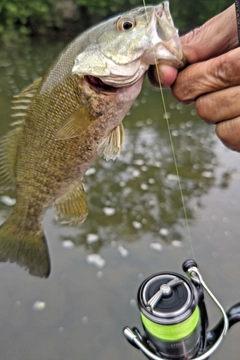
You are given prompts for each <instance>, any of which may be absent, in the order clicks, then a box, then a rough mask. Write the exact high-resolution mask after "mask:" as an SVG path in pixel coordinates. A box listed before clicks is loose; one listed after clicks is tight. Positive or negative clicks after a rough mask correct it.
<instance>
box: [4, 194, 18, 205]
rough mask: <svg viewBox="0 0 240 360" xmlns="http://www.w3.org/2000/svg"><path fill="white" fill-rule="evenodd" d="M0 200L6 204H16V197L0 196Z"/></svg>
mask: <svg viewBox="0 0 240 360" xmlns="http://www.w3.org/2000/svg"><path fill="white" fill-rule="evenodd" d="M0 201H1V203H2V204H4V205H6V206H13V205H15V204H16V199H13V198H11V197H10V196H1V197H0Z"/></svg>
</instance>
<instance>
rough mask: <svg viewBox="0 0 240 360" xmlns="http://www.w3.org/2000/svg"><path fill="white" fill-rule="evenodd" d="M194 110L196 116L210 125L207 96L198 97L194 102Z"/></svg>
mask: <svg viewBox="0 0 240 360" xmlns="http://www.w3.org/2000/svg"><path fill="white" fill-rule="evenodd" d="M195 109H196V112H197V114H198V116H199V117H200V118H201V119H202V120H204V121H205V122H206V123H207V124H211V123H212V119H211V113H212V112H211V109H209V106H208V101H207V96H200V97H199V98H198V99H197V100H196V102H195Z"/></svg>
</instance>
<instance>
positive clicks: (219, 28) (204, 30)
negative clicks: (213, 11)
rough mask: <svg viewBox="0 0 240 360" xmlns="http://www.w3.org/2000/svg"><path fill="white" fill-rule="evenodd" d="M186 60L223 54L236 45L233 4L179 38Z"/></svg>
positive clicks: (236, 36)
mask: <svg viewBox="0 0 240 360" xmlns="http://www.w3.org/2000/svg"><path fill="white" fill-rule="evenodd" d="M181 42H182V46H183V51H184V54H185V56H186V59H187V61H188V62H189V63H190V64H192V63H195V62H199V61H203V60H207V59H210V58H212V57H215V56H218V55H221V54H224V53H225V52H227V51H229V50H232V49H234V48H236V47H237V46H238V32H237V22H236V11H235V6H234V5H232V6H230V7H229V8H228V9H227V10H225V11H223V12H222V13H220V14H219V15H217V16H215V17H214V18H212V19H211V20H209V21H207V22H206V23H205V24H204V25H202V26H201V27H200V28H198V29H195V30H193V31H191V32H190V33H188V34H186V35H185V36H183V37H182V38H181Z"/></svg>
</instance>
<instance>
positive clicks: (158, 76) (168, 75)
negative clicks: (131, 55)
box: [148, 64, 178, 88]
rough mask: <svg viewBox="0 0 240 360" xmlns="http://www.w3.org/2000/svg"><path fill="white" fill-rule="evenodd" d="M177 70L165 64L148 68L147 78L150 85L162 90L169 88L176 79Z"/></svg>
mask: <svg viewBox="0 0 240 360" xmlns="http://www.w3.org/2000/svg"><path fill="white" fill-rule="evenodd" d="M177 73H178V71H177V69H175V68H173V67H172V66H169V65H165V64H158V65H154V66H150V68H149V70H148V78H149V81H150V82H151V84H152V85H153V86H155V87H158V88H159V86H160V83H161V86H162V87H164V88H168V87H170V86H171V85H172V84H173V83H174V81H175V80H176V77H177Z"/></svg>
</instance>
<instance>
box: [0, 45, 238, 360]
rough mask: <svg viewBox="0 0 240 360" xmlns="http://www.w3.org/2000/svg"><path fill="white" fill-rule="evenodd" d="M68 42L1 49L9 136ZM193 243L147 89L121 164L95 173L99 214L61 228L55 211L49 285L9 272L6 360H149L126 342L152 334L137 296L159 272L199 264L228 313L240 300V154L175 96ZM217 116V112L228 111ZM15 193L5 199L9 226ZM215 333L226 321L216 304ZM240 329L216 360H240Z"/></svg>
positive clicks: (3, 276)
mask: <svg viewBox="0 0 240 360" xmlns="http://www.w3.org/2000/svg"><path fill="white" fill-rule="evenodd" d="M65 43H66V40H57V41H52V40H49V41H46V40H45V41H44V40H41V39H29V40H25V41H23V42H22V43H18V44H17V43H14V44H11V45H8V46H6V45H1V48H0V108H1V122H0V124H1V125H0V135H4V134H5V133H6V132H7V131H8V130H9V128H10V113H11V109H10V108H11V98H12V96H13V95H15V94H17V93H18V92H19V91H20V90H21V89H22V88H24V87H25V86H27V85H29V84H30V83H31V82H32V81H33V80H35V79H36V78H37V77H39V76H41V75H42V74H43V72H44V71H45V70H46V69H47V66H48V65H49V64H50V63H51V61H52V60H53V59H54V57H55V56H56V54H58V53H59V52H60V51H61V49H62V48H63V47H64V45H65ZM164 96H165V100H166V106H167V112H168V117H169V122H170V129H171V134H172V138H173V145H174V148H175V152H176V160H177V164H178V169H179V174H180V177H181V184H182V190H183V196H184V200H185V206H186V213H187V217H188V223H189V230H190V234H191V239H189V237H188V232H187V230H186V226H185V223H186V222H185V219H184V211H183V206H182V201H181V196H180V192H179V187H178V181H177V177H176V170H175V167H174V163H173V156H172V151H171V146H170V141H169V135H168V130H167V126H166V121H165V119H164V116H163V109H162V108H163V106H162V102H161V97H160V93H159V90H155V89H152V87H151V86H150V85H149V83H148V82H147V81H146V83H145V84H144V88H143V90H142V93H141V94H140V96H139V98H138V99H137V100H136V102H135V104H134V106H133V108H132V109H131V111H130V113H129V114H128V115H127V117H126V118H125V120H124V126H125V132H126V140H125V144H124V147H123V150H122V153H121V156H120V158H119V159H118V160H116V161H115V162H113V161H110V162H106V161H104V160H103V159H98V160H97V161H96V162H95V163H94V164H93V166H92V167H91V169H90V170H89V171H88V173H87V174H86V177H85V180H86V192H87V199H88V204H89V216H88V218H87V220H86V221H85V222H84V223H83V224H81V225H79V226H71V227H70V226H62V225H59V224H58V223H57V222H56V221H55V220H54V217H53V211H52V209H51V208H50V209H49V210H48V211H47V213H46V216H45V218H44V231H45V234H46V237H47V240H48V247H49V252H50V257H51V274H50V276H49V278H48V279H40V278H37V277H34V276H31V275H29V274H28V273H27V272H26V271H24V270H23V269H21V268H19V267H18V266H17V265H16V264H0V354H1V359H4V360H14V359H16V360H77V359H84V360H92V359H100V360H110V359H111V360H112V359H114V360H122V359H129V360H137V359H141V358H143V355H142V354H141V353H140V352H138V351H137V350H136V349H134V348H132V347H131V346H130V345H129V344H128V343H127V341H126V340H125V339H124V337H123V335H122V328H123V327H124V326H126V325H129V326H134V325H137V326H139V327H140V328H141V324H140V319H139V314H138V309H137V306H136V300H135V299H136V294H137V289H138V287H139V285H140V284H141V282H142V281H143V280H144V278H146V277H147V276H149V275H151V274H152V273H156V272H159V271H165V270H170V271H177V272H180V273H181V272H182V271H181V264H182V262H183V261H184V260H185V259H186V258H189V257H193V256H194V258H195V259H196V260H197V262H198V265H199V268H200V270H201V271H202V275H203V276H204V278H205V280H206V282H207V284H208V285H209V287H210V288H211V289H212V291H213V292H214V293H215V294H216V296H217V297H218V298H219V300H220V301H221V302H222V303H223V305H224V307H225V308H226V309H227V308H229V307H230V306H231V305H232V304H234V303H236V302H238V301H239V300H240V290H239V288H240V287H239V285H240V280H239V273H240V261H239V253H240V240H239V239H240V222H239V218H240V208H239V202H240V191H239V181H240V155H238V154H236V153H233V152H231V151H229V150H227V149H226V148H224V146H223V145H222V144H221V143H220V141H219V140H218V139H217V138H216V136H215V133H214V128H212V127H209V126H207V125H206V124H205V123H203V122H202V121H201V120H200V119H199V118H198V117H197V116H196V113H195V110H194V108H193V107H192V106H183V105H181V104H179V103H177V102H176V100H175V99H174V98H173V97H172V95H171V92H170V91H165V92H164ZM216 111H217V109H216ZM13 202H14V193H11V192H9V193H3V194H0V221H1V222H3V221H4V220H5V219H6V218H7V216H8V214H9V213H10V212H11V209H12V203H13ZM207 306H208V311H209V317H210V327H211V326H213V325H214V324H215V322H216V321H217V320H218V319H219V316H220V315H219V312H218V311H217V310H216V309H215V307H214V305H213V304H212V302H211V301H210V300H209V299H207ZM239 335H240V333H239V327H237V326H235V328H233V329H232V330H231V331H230V333H229V334H228V336H227V338H226V340H225V341H224V344H223V346H222V347H221V348H220V349H219V350H218V352H217V354H216V355H214V356H213V357H212V359H218V360H223V359H225V358H226V357H227V356H228V358H229V359H231V360H238V359H239V355H238V338H239Z"/></svg>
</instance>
